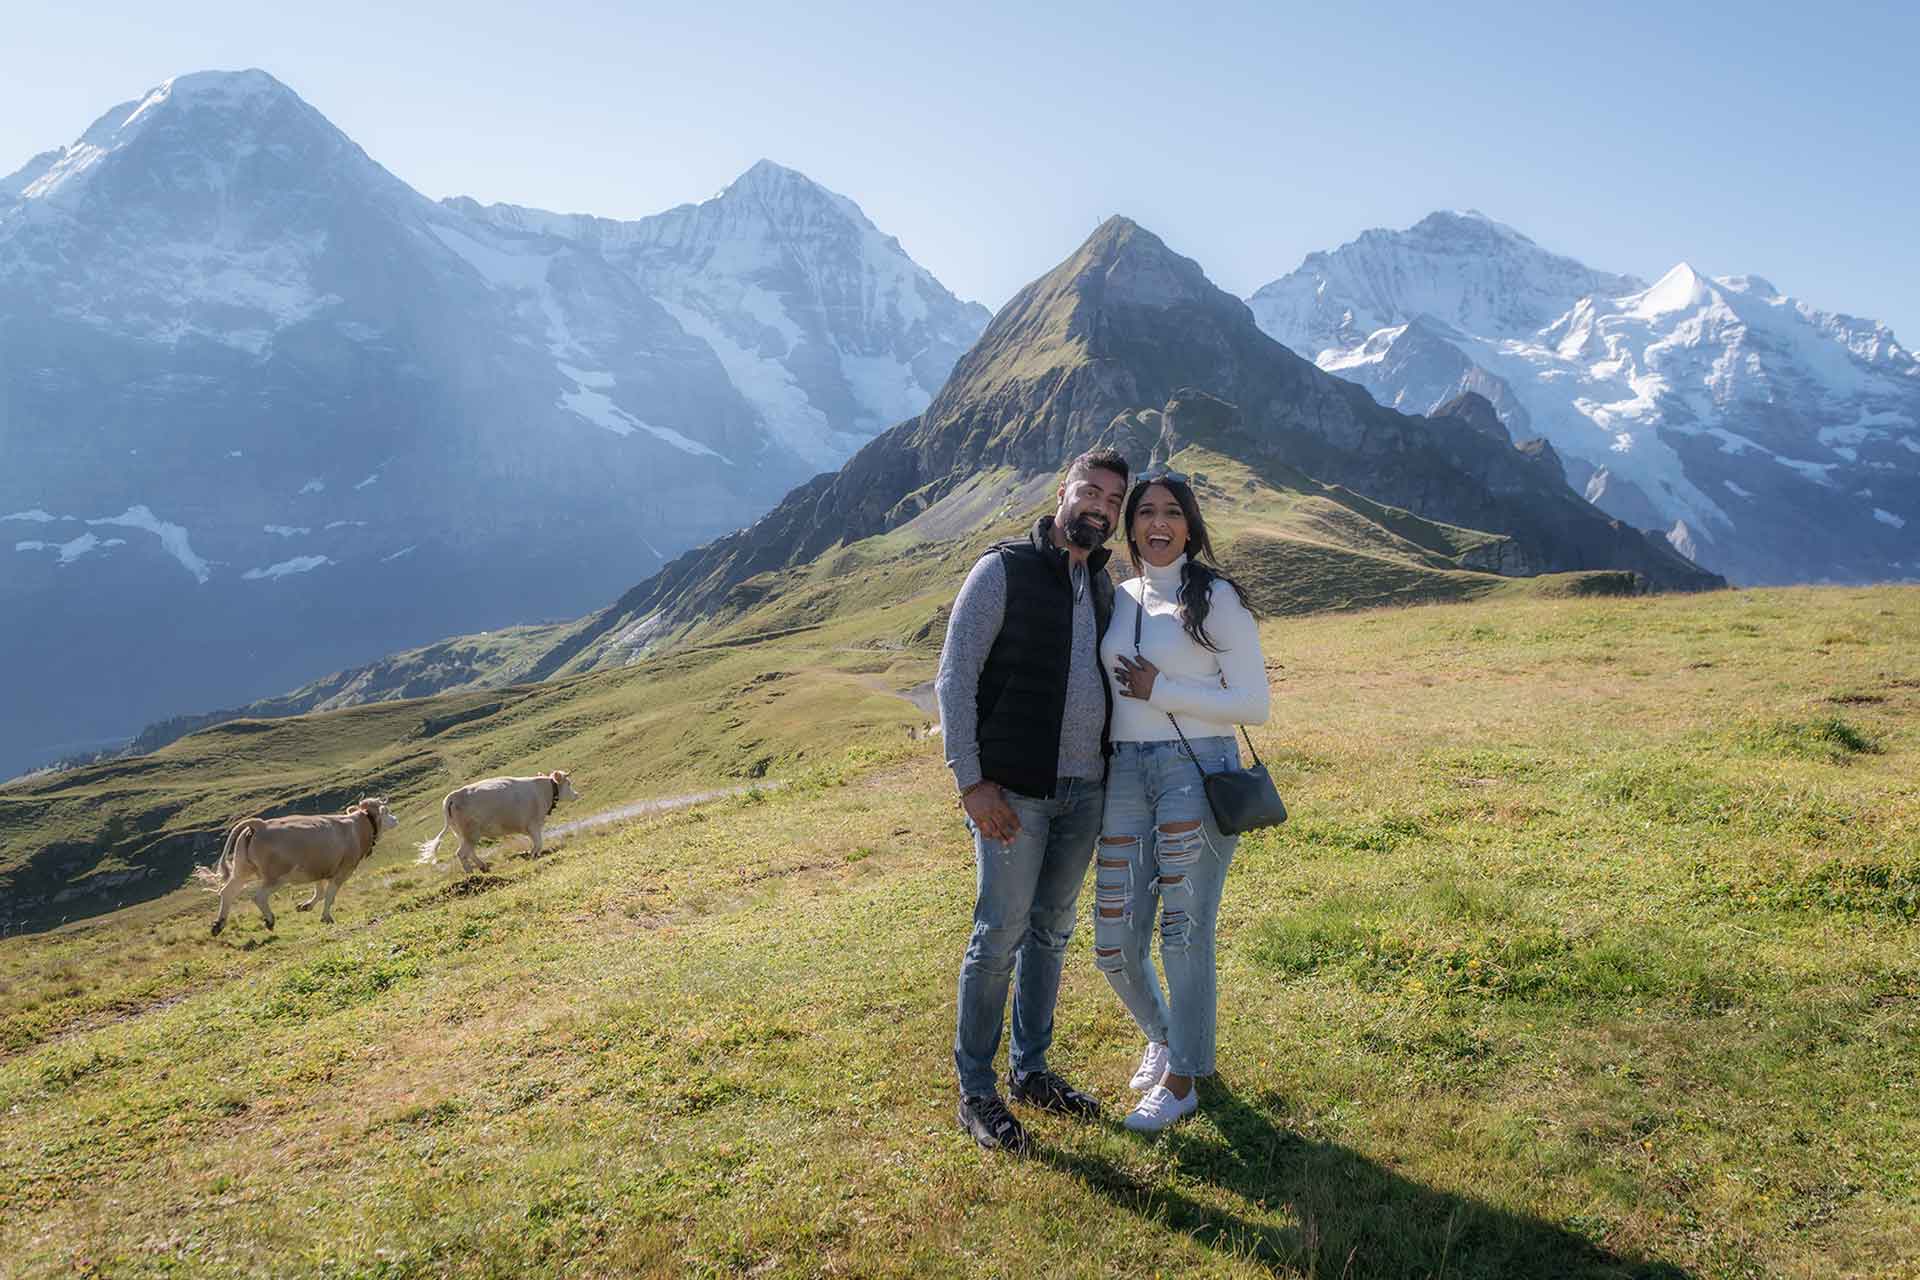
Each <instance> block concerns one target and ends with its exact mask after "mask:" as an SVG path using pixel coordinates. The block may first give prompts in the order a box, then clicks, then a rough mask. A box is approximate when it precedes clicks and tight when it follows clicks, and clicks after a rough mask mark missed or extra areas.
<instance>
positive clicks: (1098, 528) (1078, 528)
mask: <svg viewBox="0 0 1920 1280" xmlns="http://www.w3.org/2000/svg"><path fill="white" fill-rule="evenodd" d="M1112 533H1113V530H1112V529H1109V528H1108V527H1107V522H1106V521H1104V520H1102V519H1099V518H1098V517H1096V516H1090V515H1087V514H1086V513H1084V512H1082V513H1081V514H1080V515H1077V516H1075V517H1073V518H1072V519H1071V520H1069V521H1067V527H1066V535H1067V541H1068V542H1071V543H1072V544H1073V545H1074V546H1076V547H1078V548H1080V549H1081V550H1082V551H1091V550H1093V549H1094V548H1095V547H1097V546H1099V545H1100V544H1101V543H1103V542H1105V541H1106V540H1107V538H1108V537H1109V536H1110V535H1111V534H1112Z"/></svg>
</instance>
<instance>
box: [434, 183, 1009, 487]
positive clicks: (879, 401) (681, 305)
mask: <svg viewBox="0 0 1920 1280" xmlns="http://www.w3.org/2000/svg"><path fill="white" fill-rule="evenodd" d="M447 204H448V205H449V206H450V207H452V208H454V209H457V210H459V211H461V212H462V213H465V214H468V215H470V216H472V217H475V218H479V219H482V220H484V221H486V222H489V223H491V224H493V225H495V226H498V227H503V228H509V229H512V230H516V231H525V232H530V233H534V234H539V235H546V236H552V237H556V238H559V239H562V240H566V241H569V242H574V243H581V244H586V245H591V246H593V248H594V249H596V250H597V251H598V252H599V253H600V254H601V255H602V256H603V257H605V258H606V259H607V260H608V261H609V262H613V263H616V264H618V265H619V266H621V267H622V268H624V269H625V270H627V271H628V272H629V273H630V274H631V275H632V276H633V278H634V279H635V280H636V281H638V282H639V284H640V285H641V287H642V288H644V289H645V290H646V291H647V292H648V293H649V294H650V295H652V296H653V297H655V298H658V299H659V300H660V301H661V303H662V304H663V305H664V306H665V307H666V308H667V310H668V311H669V312H670V313H671V314H672V315H673V317H674V319H676V320H678V321H679V322H680V324H681V326H682V327H683V328H684V329H685V330H686V331H687V332H688V333H690V334H693V335H694V336H696V337H698V338H700V339H701V340H702V341H703V342H705V343H706V344H707V345H708V346H709V347H711V348H712V350H713V352H714V354H715V355H717V356H718V357H719V359H720V362H721V364H722V365H723V366H724V367H725V369H726V371H727V374H728V376H729V377H730V378H732V380H733V383H734V385H735V386H736V387H738V388H739V389H740V391H741V393H742V394H743V395H745V396H746V397H747V399H748V400H749V401H750V402H751V403H752V404H753V405H754V407H755V409H756V410H757V411H758V412H759V414H760V417H761V421H762V422H763V423H765V424H766V427H767V429H768V430H769V431H770V432H771V434H772V435H773V437H774V439H776V440H777V441H779V442H780V443H781V444H782V445H784V446H785V447H787V448H788V449H791V450H792V451H793V452H795V453H797V454H799V455H800V456H801V457H803V458H805V459H807V460H808V461H809V462H811V463H813V464H814V465H816V466H817V467H818V468H819V469H821V470H831V469H832V468H834V467H837V466H839V465H840V464H841V463H842V462H844V461H846V459H847V458H848V457H849V456H850V455H851V454H852V452H853V451H854V450H855V449H857V448H859V447H860V446H861V445H862V444H865V443H866V442H867V441H868V440H870V439H872V438H873V437H874V436H875V435H876V434H878V433H879V432H880V431H883V430H885V429H886V428H887V427H890V426H892V425H893V424H894V423H896V422H899V421H901V420H903V419H905V418H910V417H912V416H913V415H914V414H916V413H919V412H920V411H921V410H922V409H924V408H926V407H927V402H928V401H929V400H931V399H932V398H933V395H934V393H936V392H937V391H939V390H940V387H941V384H943V383H944V382H945V381H946V380H947V374H948V373H950V372H952V370H953V364H954V361H956V360H958V359H959V358H960V356H961V355H962V354H963V353H964V352H965V351H966V349H967V348H968V347H970V346H972V345H973V343H974V340H975V339H976V338H978V337H979V336H980V333H981V331H982V330H983V329H985V328H986V325H987V321H988V320H990V319H991V318H992V315H991V313H990V312H988V311H987V309H986V308H985V307H982V306H980V305H979V304H978V303H967V302H962V301H960V300H959V299H957V298H955V297H954V296H953V295H952V294H951V293H949V292H947V290H946V289H945V288H944V287H943V286H942V285H941V284H940V282H939V281H938V280H935V279H934V278H933V276H932V274H931V273H929V272H928V271H927V270H926V269H925V268H923V267H921V266H919V265H918V264H917V263H915V262H914V261H913V259H911V258H909V257H908V256H907V255H906V253H905V251H903V250H902V249H901V248H900V242H899V241H897V240H895V239H894V238H893V237H892V236H889V235H886V234H884V233H883V232H881V231H880V230H879V229H878V228H876V227H875V226H874V225H873V224H872V223H871V222H869V221H868V220H867V217H866V215H865V214H864V213H862V212H861V211H860V207H859V206H858V205H856V204H854V202H853V201H851V200H849V199H847V198H846V197H845V196H841V195H836V194H834V193H833V192H831V191H828V190H827V189H826V188H825V187H822V186H820V185H819V184H818V183H816V182H814V181H812V180H811V179H809V178H808V177H807V176H806V175H804V174H802V173H798V172H796V171H794V170H792V169H787V168H783V167H782V166H780V165H777V164H774V163H773V162H772V161H770V160H762V161H760V162H759V163H758V164H756V165H754V166H753V168H751V169H749V170H747V172H746V173H744V174H743V175H741V176H740V177H739V178H738V179H736V180H735V181H734V182H733V183H732V184H731V185H730V186H728V187H727V188H726V189H725V190H724V191H722V192H720V193H719V194H718V195H716V196H714V197H713V198H712V199H710V200H707V201H704V202H703V203H700V204H686V205H681V206H679V207H678V208H675V209H669V210H668V211H667V212H665V213H662V214H658V215H656V216H654V217H651V218H642V219H640V220H639V221H637V222H618V221H615V220H613V219H609V218H594V217H589V216H587V215H584V214H555V213H548V212H546V211H545V210H540V209H528V208H524V207H521V206H518V205H505V204H495V205H488V206H485V207H482V206H480V205H478V204H476V203H475V202H473V201H472V200H468V199H464V198H456V199H453V200H449V201H447Z"/></svg>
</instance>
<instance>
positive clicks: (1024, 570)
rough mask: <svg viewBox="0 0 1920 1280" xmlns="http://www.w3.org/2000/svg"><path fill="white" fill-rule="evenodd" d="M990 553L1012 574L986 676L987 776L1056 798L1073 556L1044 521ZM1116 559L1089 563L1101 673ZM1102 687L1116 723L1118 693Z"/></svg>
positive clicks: (983, 740) (1101, 554) (1104, 748)
mask: <svg viewBox="0 0 1920 1280" xmlns="http://www.w3.org/2000/svg"><path fill="white" fill-rule="evenodd" d="M987 554H988V555H997V556H999V557H1000V563H1001V566H1002V567H1003V568H1004V569H1005V570H1006V575H1007V610H1006V615H1005V617H1004V618H1003V620H1002V621H1001V623H1000V634H999V635H998V636H996V637H994V641H993V648H992V649H990V650H988V652H987V662H986V665H985V666H984V667H982V668H981V670H980V694H979V715H980V722H979V723H980V728H979V737H980V772H981V774H982V776H984V777H986V778H988V779H990V780H992V781H994V782H997V783H999V784H1000V785H1001V786H1003V787H1005V788H1007V789H1008V790H1009V791H1017V792H1019V793H1020V794H1021V795H1024V796H1043V797H1050V796H1052V795H1053V792H1054V787H1055V786H1056V784H1057V783H1058V782H1059V765H1060V721H1061V717H1062V715H1063V714H1064V712H1065V709H1066V705H1067V671H1068V667H1069V665H1070V664H1071V662H1072V660H1073V605H1074V600H1073V578H1072V576H1071V574H1070V573H1069V571H1068V565H1067V553H1066V552H1064V551H1062V550H1060V548H1058V547H1056V546H1054V545H1053V517H1052V516H1042V517H1041V518H1040V520H1039V521H1038V522H1037V523H1036V524H1035V525H1034V526H1033V529H1032V531H1031V532H1030V533H1029V534H1028V535H1027V536H1026V538H1024V539H1010V540H1008V541H1006V542H999V543H995V544H994V545H993V547H992V548H991V549H990V550H988V552H987ZM1108 555H1109V553H1108V551H1107V549H1106V548H1105V547H1101V548H1099V549H1097V550H1095V551H1094V552H1093V554H1092V555H1090V556H1088V557H1087V585H1088V589H1089V590H1091V591H1092V592H1093V621H1094V642H1093V644H1094V651H1093V655H1092V660H1093V663H1094V665H1095V670H1096V671H1098V667H1099V662H1100V639H1101V637H1104V636H1105V635H1106V633H1107V624H1108V623H1109V622H1111V621H1112V620H1113V579H1111V578H1109V577H1108V576H1107V572H1106V567H1107V557H1108ZM1100 687H1101V689H1102V690H1103V691H1105V692H1106V694H1107V724H1111V723H1112V720H1113V693H1112V691H1111V690H1110V689H1108V687H1107V682H1106V679H1105V678H1104V677H1102V679H1101V681H1100ZM1107 724H1103V725H1101V726H1100V750H1101V754H1102V755H1103V756H1104V755H1106V754H1108V753H1109V752H1110V750H1111V746H1110V744H1109V743H1108V742H1107Z"/></svg>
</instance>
